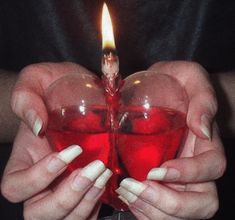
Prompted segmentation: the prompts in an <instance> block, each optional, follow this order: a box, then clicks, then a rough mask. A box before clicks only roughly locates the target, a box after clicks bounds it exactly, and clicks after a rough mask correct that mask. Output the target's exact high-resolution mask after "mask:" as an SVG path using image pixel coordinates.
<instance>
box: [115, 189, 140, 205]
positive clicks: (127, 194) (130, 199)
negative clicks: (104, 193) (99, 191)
mask: <svg viewBox="0 0 235 220" xmlns="http://www.w3.org/2000/svg"><path fill="white" fill-rule="evenodd" d="M116 192H117V193H118V194H119V195H121V196H122V198H124V199H126V200H127V202H128V203H133V202H135V201H136V200H137V199H138V197H137V196H136V195H135V194H133V193H132V192H130V191H128V190H127V189H125V188H123V187H119V188H118V189H117V190H116ZM124 201H125V200H124ZM128 203H127V204H128Z"/></svg>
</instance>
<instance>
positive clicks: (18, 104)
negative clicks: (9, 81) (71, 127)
mask: <svg viewBox="0 0 235 220" xmlns="http://www.w3.org/2000/svg"><path fill="white" fill-rule="evenodd" d="M11 107H12V110H13V112H14V113H15V114H16V115H17V116H18V117H19V118H20V119H21V120H23V121H24V122H25V123H26V124H27V125H28V127H29V128H30V129H31V131H32V132H33V134H34V135H35V136H39V135H41V134H43V132H44V130H45V128H46V126H47V118H48V115H47V110H46V106H45V105H44V102H43V100H42V98H41V97H40V96H39V95H37V94H34V93H33V92H26V91H22V90H16V91H14V93H13V94H12V99H11Z"/></svg>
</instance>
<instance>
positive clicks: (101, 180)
mask: <svg viewBox="0 0 235 220" xmlns="http://www.w3.org/2000/svg"><path fill="white" fill-rule="evenodd" d="M75 72H81V73H83V74H90V72H89V71H88V70H86V69H84V68H83V67H81V66H79V65H77V64H73V63H60V64H58V63H57V64H53V63H42V64H35V65H31V66H28V67H26V68H24V69H23V70H22V71H21V74H20V76H19V79H18V81H17V83H16V85H15V88H14V90H13V94H12V109H13V111H14V112H15V113H16V114H17V115H18V116H19V117H20V119H21V120H22V121H23V122H22V123H21V126H20V128H19V131H18V134H17V136H16V138H15V141H14V145H13V151H12V154H11V157H10V159H9V161H8V164H7V166H6V169H5V172H4V175H3V179H2V183H1V190H2V194H3V195H4V196H5V197H6V198H7V199H8V200H10V201H11V202H21V201H25V203H24V218H25V219H26V220H27V219H50V220H54V219H66V220H68V219H71V220H72V219H76V220H78V219H87V218H89V219H96V218H97V215H98V211H99V205H100V204H99V202H98V200H99V198H100V196H101V195H102V193H103V192H104V188H105V184H106V182H107V181H108V179H109V178H110V176H111V174H112V173H111V171H110V170H109V169H107V168H105V166H104V164H103V163H102V162H101V161H94V162H92V163H90V164H88V165H87V166H86V167H84V168H83V169H78V170H75V171H73V172H72V173H71V174H70V175H69V176H68V177H66V178H65V179H63V181H61V182H59V183H58V184H52V183H53V181H54V180H55V179H56V178H57V177H58V176H60V175H61V174H62V173H63V171H64V170H65V169H66V167H67V165H68V164H69V163H70V162H71V161H72V160H73V159H75V157H77V156H78V155H79V154H80V153H81V152H82V149H81V148H80V147H79V146H77V145H73V146H70V147H68V148H66V149H65V150H63V151H61V152H60V153H56V152H52V149H51V147H50V146H49V143H48V141H47V139H46V137H39V136H38V134H39V133H42V132H44V130H45V129H46V126H47V117H48V116H47V111H46V107H45V105H44V102H43V99H42V97H43V94H44V92H45V90H46V89H47V88H48V87H49V86H50V85H51V84H52V83H53V82H54V81H55V80H57V79H59V78H60V77H63V76H65V75H66V74H67V73H69V74H71V73H75ZM78 159H79V158H78Z"/></svg>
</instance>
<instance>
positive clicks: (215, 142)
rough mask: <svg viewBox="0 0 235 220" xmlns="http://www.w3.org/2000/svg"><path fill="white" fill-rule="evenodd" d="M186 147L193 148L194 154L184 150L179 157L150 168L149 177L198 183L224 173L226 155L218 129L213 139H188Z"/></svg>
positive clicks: (167, 180) (213, 178)
mask: <svg viewBox="0 0 235 220" xmlns="http://www.w3.org/2000/svg"><path fill="white" fill-rule="evenodd" d="M190 144H192V145H195V146H190ZM185 148H187V149H190V150H192V151H193V152H192V155H189V153H188V152H182V155H181V156H180V157H179V158H177V159H174V160H169V161H166V162H165V163H163V164H162V166H161V167H159V168H153V169H152V170H150V172H149V173H148V175H147V179H149V180H159V181H165V182H182V183H196V182H206V181H211V180H215V179H218V178H219V177H221V176H222V175H223V174H224V172H225V170H226V157H225V153H224V150H223V145H222V143H221V140H220V138H219V136H218V133H217V132H216V129H214V132H213V139H212V141H209V140H203V139H200V138H196V137H195V138H194V139H193V140H192V141H186V146H185Z"/></svg>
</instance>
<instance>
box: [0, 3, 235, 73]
mask: <svg viewBox="0 0 235 220" xmlns="http://www.w3.org/2000/svg"><path fill="white" fill-rule="evenodd" d="M102 4H103V1H100V0H83V1H82V0H69V1H68V0H38V1H31V0H21V1H17V0H10V1H1V2H0V68H5V69H12V70H20V69H21V68H22V67H24V66H26V65H28V64H31V63H37V62H42V61H64V60H67V61H74V62H77V63H79V64H81V65H83V66H85V67H87V68H88V69H90V70H92V71H94V72H96V73H100V52H101V33H100V32H101V31H100V29H101V28H100V20H101V9H102ZM107 4H108V6H109V9H110V11H111V15H112V19H113V23H114V27H115V38H116V45H117V49H118V53H119V58H120V65H121V72H122V73H123V74H130V73H133V72H134V71H137V70H142V69H146V68H147V67H148V66H150V65H151V64H153V63H154V62H156V61H159V60H179V59H182V60H194V61H197V62H199V63H201V64H202V65H203V66H204V67H205V68H207V70H208V71H209V72H217V71H226V70H231V69H233V68H234V65H235V64H234V63H235V62H234V58H235V15H234V9H235V2H234V1H233V0H227V1H220V0H196V1H195V0H148V1H147V0H142V1H140V0H128V1H125V0H110V1H107Z"/></svg>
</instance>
